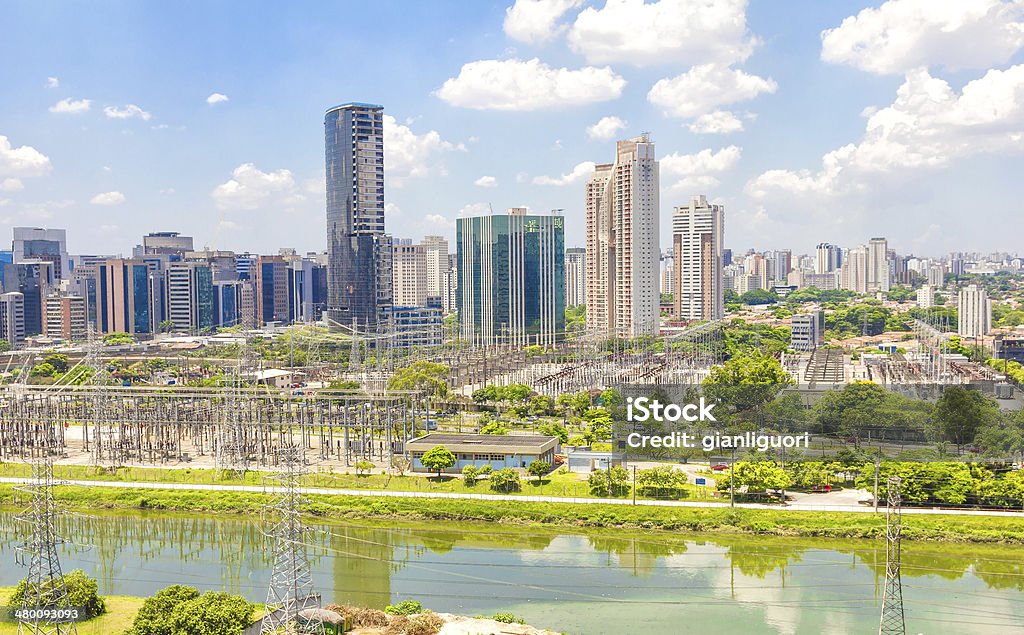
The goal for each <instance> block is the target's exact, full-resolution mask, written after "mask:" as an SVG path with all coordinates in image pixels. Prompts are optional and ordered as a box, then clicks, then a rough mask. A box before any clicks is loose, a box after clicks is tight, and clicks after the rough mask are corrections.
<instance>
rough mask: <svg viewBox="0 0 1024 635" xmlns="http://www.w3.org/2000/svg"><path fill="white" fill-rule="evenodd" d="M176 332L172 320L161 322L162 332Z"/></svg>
mask: <svg viewBox="0 0 1024 635" xmlns="http://www.w3.org/2000/svg"><path fill="white" fill-rule="evenodd" d="M173 330H174V322H173V321H172V320H163V321H161V322H160V332H161V333H170V332H171V331H173Z"/></svg>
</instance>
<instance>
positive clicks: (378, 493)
mask: <svg viewBox="0 0 1024 635" xmlns="http://www.w3.org/2000/svg"><path fill="white" fill-rule="evenodd" d="M29 480H30V479H27V478H10V477H0V483H14V484H23V483H28V482H29ZM57 483H58V484H63V485H81V486H91V487H115V488H117V487H120V488H124V489H171V490H199V491H222V492H224V491H226V492H254V493H259V494H264V493H275V492H280V491H281V488H279V487H259V486H255V485H206V484H200V483H145V482H125V481H78V480H61V481H57ZM301 491H302V493H303V494H323V495H328V496H368V497H375V498H454V499H468V500H486V501H523V502H528V503H572V504H580V505H646V506H649V507H702V508H722V507H726V506H728V503H714V502H708V501H660V500H638V501H636V502H634V501H633V500H632V499H628V498H627V499H622V498H609V499H604V498H571V497H560V496H512V495H506V494H463V493H455V492H394V491H386V490H371V489H331V488H325V487H304V488H302V490H301ZM822 496H828V494H824V495H822ZM819 500H821V499H820V498H818V497H815V498H814V499H813V500H810V501H801V502H797V503H795V504H792V505H787V506H786V507H779V506H778V505H760V504H757V503H736V507H739V508H743V509H774V510H780V509H783V510H786V511H800V512H856V513H866V514H870V513H872V512H873V510H872V508H871V507H870V506H868V505H849V504H839V505H835V504H831V505H830V504H827V503H825V502H824V501H823V500H822V502H820V503H819V502H818V501H819ZM903 513H904V514H921V515H935V514H955V515H959V516H1009V517H1017V518H1024V513H1022V512H1015V511H987V510H973V509H965V510H948V509H938V508H933V509H929V508H919V507H911V508H907V507H904V508H903Z"/></svg>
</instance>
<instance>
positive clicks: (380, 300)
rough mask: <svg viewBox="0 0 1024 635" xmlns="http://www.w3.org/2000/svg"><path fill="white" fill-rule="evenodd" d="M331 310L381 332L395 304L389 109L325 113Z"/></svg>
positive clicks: (353, 106)
mask: <svg viewBox="0 0 1024 635" xmlns="http://www.w3.org/2000/svg"><path fill="white" fill-rule="evenodd" d="M324 129H325V144H326V164H327V255H328V271H327V313H328V318H329V320H330V324H331V325H332V326H335V327H336V326H337V325H344V326H350V327H353V328H357V329H359V330H367V331H371V332H376V331H377V327H378V325H379V324H381V323H382V322H386V321H387V319H388V315H389V313H390V310H391V305H392V272H391V264H390V260H391V255H392V253H391V239H390V237H389V236H387V235H386V234H385V233H384V107H383V106H377V105H373V104H361V103H348V104H343V105H341V106H337V107H335V108H331V109H330V110H328V111H327V113H326V115H325V116H324Z"/></svg>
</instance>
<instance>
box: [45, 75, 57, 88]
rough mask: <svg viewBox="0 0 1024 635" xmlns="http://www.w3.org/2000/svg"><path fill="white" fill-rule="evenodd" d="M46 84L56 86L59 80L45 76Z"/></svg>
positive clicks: (49, 86) (51, 86)
mask: <svg viewBox="0 0 1024 635" xmlns="http://www.w3.org/2000/svg"><path fill="white" fill-rule="evenodd" d="M46 86H47V88H57V87H59V86H60V80H59V79H57V78H56V77H47V78H46Z"/></svg>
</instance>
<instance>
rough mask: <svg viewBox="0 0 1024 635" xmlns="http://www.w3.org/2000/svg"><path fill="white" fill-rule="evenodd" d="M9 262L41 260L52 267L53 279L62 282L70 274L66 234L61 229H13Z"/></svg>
mask: <svg viewBox="0 0 1024 635" xmlns="http://www.w3.org/2000/svg"><path fill="white" fill-rule="evenodd" d="M12 251H13V253H12V255H11V262H12V263H19V262H23V261H26V260H42V261H45V262H49V263H51V264H52V265H53V278H54V279H55V280H63V279H65V278H67V277H69V276H70V274H71V264H70V260H69V258H68V250H67V232H65V230H63V229H43V228H41V227H15V228H14V242H13V244H12Z"/></svg>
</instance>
